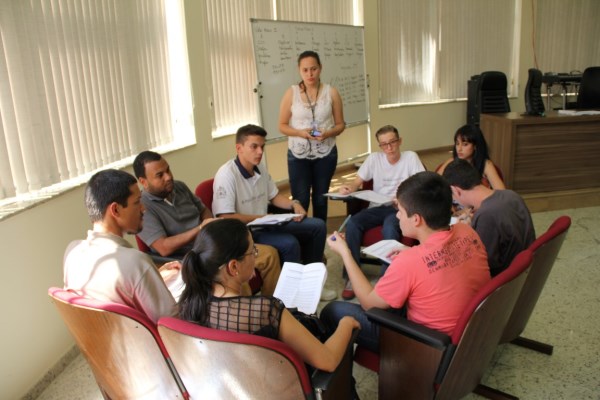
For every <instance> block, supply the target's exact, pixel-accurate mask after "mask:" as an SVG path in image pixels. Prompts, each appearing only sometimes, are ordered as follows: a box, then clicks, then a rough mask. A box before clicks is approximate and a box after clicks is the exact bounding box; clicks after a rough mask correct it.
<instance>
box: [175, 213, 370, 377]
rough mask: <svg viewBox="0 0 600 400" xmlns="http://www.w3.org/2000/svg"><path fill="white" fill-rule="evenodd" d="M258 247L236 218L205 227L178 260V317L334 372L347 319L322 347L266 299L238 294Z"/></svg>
mask: <svg viewBox="0 0 600 400" xmlns="http://www.w3.org/2000/svg"><path fill="white" fill-rule="evenodd" d="M256 254H257V249H256V247H255V246H254V242H253V240H252V236H251V235H250V232H249V231H248V228H247V227H246V225H245V224H244V223H242V222H240V221H238V220H236V219H229V218H226V219H220V220H216V221H213V222H211V223H210V224H207V225H206V226H205V227H204V228H203V229H202V230H201V231H200V233H199V234H198V237H197V238H196V241H195V243H194V248H193V249H192V250H191V251H190V252H189V253H188V254H187V255H186V256H185V258H184V259H183V267H182V278H183V281H184V282H185V284H186V287H185V289H184V291H183V293H182V295H181V297H180V300H179V316H180V317H181V318H182V319H185V320H188V321H192V322H195V323H198V324H200V325H203V326H208V327H211V328H215V329H223V330H227V331H234V332H241V333H249V334H257V335H261V336H266V337H270V338H273V339H279V340H281V341H282V342H284V343H286V344H288V345H289V346H290V347H291V348H292V349H293V350H294V351H296V352H297V353H298V354H299V355H300V357H302V359H303V360H304V361H305V362H306V363H307V364H309V365H311V366H313V367H315V368H318V369H321V370H324V371H333V370H334V369H335V368H336V367H337V365H338V364H339V363H340V361H341V360H342V357H343V355H344V351H345V349H346V347H347V345H348V342H349V341H350V337H351V335H352V330H353V329H354V328H359V327H360V325H359V324H358V322H357V321H356V320H355V319H354V318H351V317H346V318H344V319H342V320H341V321H340V323H339V325H338V327H337V329H336V331H335V332H334V333H333V334H332V335H331V336H330V337H329V339H327V340H326V341H325V343H321V342H320V341H319V340H318V339H317V338H316V337H314V336H313V335H312V334H311V333H310V332H309V331H308V330H307V329H306V328H305V327H304V326H303V325H302V324H301V323H300V322H298V321H297V320H296V319H295V318H294V316H293V315H292V314H291V313H290V312H289V311H288V310H287V309H286V308H285V306H284V305H283V302H282V301H281V300H279V299H277V298H275V297H270V296H242V295H241V287H242V284H243V283H245V282H248V280H249V279H250V278H251V277H252V275H253V274H254V258H255V257H256Z"/></svg>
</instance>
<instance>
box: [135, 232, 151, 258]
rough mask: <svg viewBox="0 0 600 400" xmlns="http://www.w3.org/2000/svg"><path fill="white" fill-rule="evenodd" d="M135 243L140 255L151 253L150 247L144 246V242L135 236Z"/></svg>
mask: <svg viewBox="0 0 600 400" xmlns="http://www.w3.org/2000/svg"><path fill="white" fill-rule="evenodd" d="M135 242H136V243H137V246H138V249H139V250H140V251H141V252H142V253H148V254H150V253H152V250H151V249H150V246H148V245H147V244H146V242H144V241H143V240H142V239H141V238H140V237H139V236H138V235H135Z"/></svg>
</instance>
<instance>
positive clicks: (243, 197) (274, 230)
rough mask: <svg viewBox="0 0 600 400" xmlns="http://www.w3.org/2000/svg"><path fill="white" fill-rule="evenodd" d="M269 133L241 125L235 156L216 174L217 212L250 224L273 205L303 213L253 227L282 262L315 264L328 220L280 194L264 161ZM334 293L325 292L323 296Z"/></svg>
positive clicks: (259, 240)
mask: <svg viewBox="0 0 600 400" xmlns="http://www.w3.org/2000/svg"><path fill="white" fill-rule="evenodd" d="M266 136H267V132H266V131H265V130H264V129H263V128H261V127H260V126H256V125H245V126H243V127H241V128H240V129H238V131H237V134H236V144H235V148H236V151H237V157H236V158H234V159H233V160H230V161H228V162H227V163H225V164H224V165H223V166H221V168H219V170H218V171H217V174H216V175H215V181H214V187H213V189H214V194H213V204H212V208H213V212H214V214H215V215H216V216H218V217H224V218H236V219H239V220H240V221H242V222H244V223H246V224H247V223H249V222H252V221H254V220H255V219H257V218H260V217H263V216H264V215H266V214H267V213H268V210H267V209H268V206H269V203H270V204H272V205H273V206H275V207H278V208H282V209H286V210H290V211H291V212H293V213H295V214H300V215H301V216H300V217H298V218H296V219H295V220H293V221H291V222H289V223H287V224H285V225H282V226H274V227H268V228H261V229H254V230H253V231H252V236H253V238H254V241H255V242H256V243H262V244H267V245H270V246H273V247H275V248H276V249H277V251H278V252H279V256H280V258H281V260H282V261H284V262H285V261H291V262H304V263H311V262H316V261H321V260H322V259H323V250H324V249H325V234H326V228H325V223H324V222H323V221H322V220H320V219H318V218H308V217H306V210H305V209H304V208H303V207H302V205H301V204H300V202H299V201H297V200H290V199H288V198H286V197H285V196H283V195H282V194H281V193H279V190H278V189H277V186H276V185H275V182H273V180H272V179H271V176H270V175H269V174H268V172H267V171H266V168H265V167H264V165H262V164H261V161H262V157H263V154H264V147H265V140H266V139H265V137H266ZM335 296H336V294H335V293H334V292H332V291H329V290H324V291H323V295H322V297H321V298H322V299H323V300H331V299H332V298H334V297H335Z"/></svg>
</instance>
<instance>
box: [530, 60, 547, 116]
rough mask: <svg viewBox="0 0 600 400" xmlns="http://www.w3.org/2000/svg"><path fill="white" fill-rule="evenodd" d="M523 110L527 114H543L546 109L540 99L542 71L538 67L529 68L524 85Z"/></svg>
mask: <svg viewBox="0 0 600 400" xmlns="http://www.w3.org/2000/svg"><path fill="white" fill-rule="evenodd" d="M525 111H526V112H527V114H529V115H544V112H545V111H546V109H545V108H544V102H543V101H542V71H540V70H539V69H535V68H530V69H529V77H528V78H527V85H525Z"/></svg>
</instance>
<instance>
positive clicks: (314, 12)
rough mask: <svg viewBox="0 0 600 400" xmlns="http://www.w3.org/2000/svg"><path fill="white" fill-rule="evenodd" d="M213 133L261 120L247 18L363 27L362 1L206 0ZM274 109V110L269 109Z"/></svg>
mask: <svg viewBox="0 0 600 400" xmlns="http://www.w3.org/2000/svg"><path fill="white" fill-rule="evenodd" d="M206 10H207V12H206V24H205V26H206V29H207V47H208V53H209V59H210V61H209V62H210V70H211V78H212V79H211V87H210V90H211V91H212V97H211V104H212V107H213V121H212V128H213V137H219V136H224V135H230V134H232V133H234V132H235V131H236V130H237V129H238V128H239V127H240V126H241V125H244V124H248V123H254V124H257V123H258V122H259V120H260V117H259V115H260V112H259V109H258V107H259V106H258V99H257V98H256V94H255V93H254V92H253V89H254V87H255V86H256V83H257V82H256V78H257V75H256V69H255V67H254V63H253V62H252V60H253V59H254V54H253V48H252V31H251V27H250V19H251V18H256V19H279V20H287V21H307V22H322V23H336V24H346V25H362V23H363V22H362V0H328V1H320V0H245V1H243V2H240V1H237V0H206ZM273 112H279V110H273Z"/></svg>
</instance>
